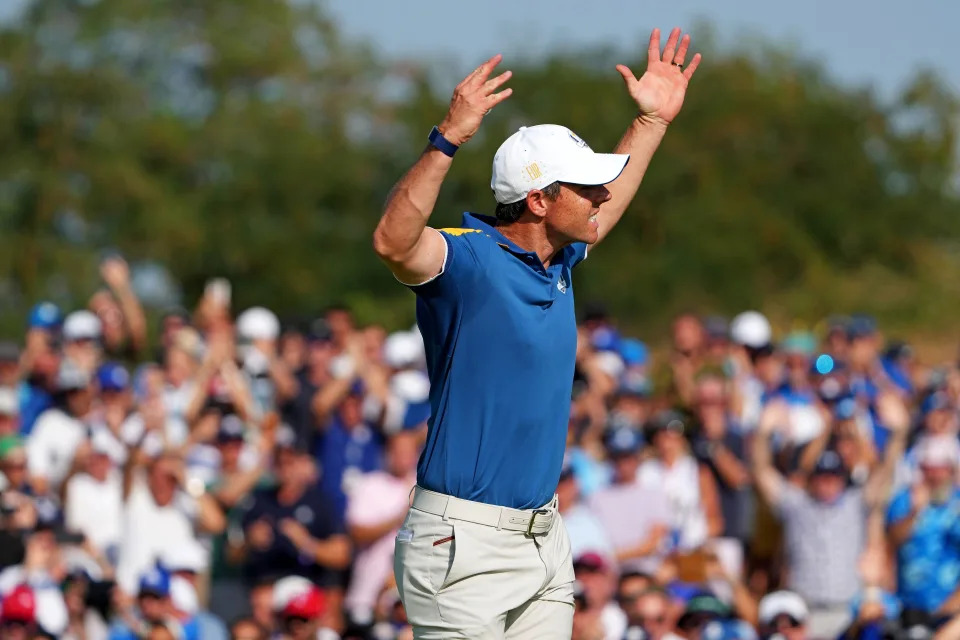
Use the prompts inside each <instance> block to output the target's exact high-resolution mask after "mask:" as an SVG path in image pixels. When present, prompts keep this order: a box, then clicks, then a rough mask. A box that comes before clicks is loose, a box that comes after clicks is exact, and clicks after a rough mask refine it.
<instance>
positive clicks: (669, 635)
mask: <svg viewBox="0 0 960 640" xmlns="http://www.w3.org/2000/svg"><path fill="white" fill-rule="evenodd" d="M620 602H621V606H622V607H623V608H624V611H625V612H626V614H627V625H628V626H627V632H626V633H625V634H624V638H626V639H627V640H632V639H633V638H644V639H645V640H682V639H681V638H680V636H678V635H677V634H675V633H673V631H672V629H673V626H674V620H673V618H672V616H671V613H670V608H669V605H670V597H669V596H668V595H667V593H666V592H665V591H663V590H662V589H659V588H655V587H648V588H647V589H645V590H643V591H641V592H639V593H637V594H621V599H620Z"/></svg>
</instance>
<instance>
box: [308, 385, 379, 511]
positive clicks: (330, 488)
mask: <svg viewBox="0 0 960 640" xmlns="http://www.w3.org/2000/svg"><path fill="white" fill-rule="evenodd" d="M320 429H321V431H320V433H319V434H318V436H317V438H316V444H315V449H314V452H315V455H316V458H317V462H318V464H319V465H320V486H321V487H322V488H323V490H324V492H325V493H326V494H327V496H328V497H329V498H330V500H331V501H332V502H333V506H334V507H335V508H336V510H337V513H338V514H339V516H340V519H343V516H344V514H345V513H346V510H347V494H348V493H349V492H350V488H351V486H352V485H353V484H354V483H355V482H356V481H357V480H359V479H360V477H361V476H362V475H363V474H364V473H369V472H371V471H378V470H380V469H382V468H383V436H382V434H381V433H380V431H379V430H378V429H376V428H375V427H373V426H372V425H371V424H369V423H368V422H367V421H366V420H365V419H364V415H363V388H362V386H361V385H359V384H355V385H353V387H352V388H351V389H350V392H349V393H348V394H347V396H346V397H345V398H344V399H343V400H342V401H341V403H340V406H339V407H337V409H336V411H335V412H334V413H333V415H332V416H331V417H330V419H329V421H328V422H327V424H326V425H325V426H322V427H321V428H320Z"/></svg>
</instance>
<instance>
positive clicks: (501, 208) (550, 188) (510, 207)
mask: <svg viewBox="0 0 960 640" xmlns="http://www.w3.org/2000/svg"><path fill="white" fill-rule="evenodd" d="M540 191H542V192H543V195H545V196H546V197H547V199H548V200H556V199H557V196H559V195H560V183H559V182H551V183H550V184H548V185H547V186H545V187H544V188H543V189H540ZM526 210H527V199H526V198H523V200H518V201H516V202H511V203H510V204H500V203H499V202H498V203H497V210H496V213H495V215H496V217H497V222H503V223H507V224H509V223H511V222H516V221H517V220H519V219H520V216H522V215H523V212H524V211H526Z"/></svg>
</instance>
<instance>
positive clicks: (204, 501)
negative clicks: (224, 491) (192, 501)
mask: <svg viewBox="0 0 960 640" xmlns="http://www.w3.org/2000/svg"><path fill="white" fill-rule="evenodd" d="M197 507H198V511H197V528H199V529H200V530H201V531H203V532H204V533H211V534H218V533H222V532H223V531H224V529H226V528H227V519H226V517H225V516H224V515H223V511H221V510H220V507H219V506H218V505H217V503H216V502H215V501H214V500H213V498H212V497H210V496H209V495H202V496H200V498H199V499H198V500H197Z"/></svg>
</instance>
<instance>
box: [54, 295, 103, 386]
mask: <svg viewBox="0 0 960 640" xmlns="http://www.w3.org/2000/svg"><path fill="white" fill-rule="evenodd" d="M62 335H63V355H64V357H65V358H66V359H68V360H71V361H72V362H73V363H74V364H76V365H77V366H78V367H80V368H81V369H83V370H84V371H86V372H87V373H88V374H90V375H93V372H94V371H95V370H96V368H97V366H98V365H99V364H100V358H101V356H102V355H103V350H102V347H101V340H102V339H103V324H102V323H101V322H100V318H98V317H97V315H96V314H95V313H93V312H92V311H87V310H86V309H81V310H80V311H74V312H73V313H70V314H68V315H67V317H66V318H64V320H63V334H62Z"/></svg>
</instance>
